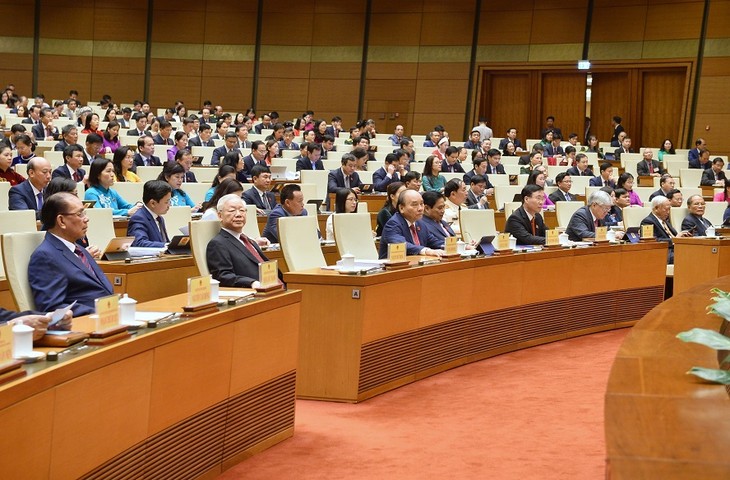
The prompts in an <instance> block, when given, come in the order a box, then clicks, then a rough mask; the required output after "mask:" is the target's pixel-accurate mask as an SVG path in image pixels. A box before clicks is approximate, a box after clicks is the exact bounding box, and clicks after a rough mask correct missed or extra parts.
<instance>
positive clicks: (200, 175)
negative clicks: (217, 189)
mask: <svg viewBox="0 0 730 480" xmlns="http://www.w3.org/2000/svg"><path fill="white" fill-rule="evenodd" d="M190 171H191V172H193V173H194V174H195V179H196V180H197V181H198V183H205V184H208V188H210V184H211V183H213V180H215V177H216V176H217V175H218V169H217V168H214V167H193V168H191V169H190ZM183 190H185V184H183Z"/></svg>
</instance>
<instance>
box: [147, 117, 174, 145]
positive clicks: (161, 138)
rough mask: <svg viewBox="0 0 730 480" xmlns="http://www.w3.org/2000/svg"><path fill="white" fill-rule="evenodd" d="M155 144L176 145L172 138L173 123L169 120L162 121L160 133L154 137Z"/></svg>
mask: <svg viewBox="0 0 730 480" xmlns="http://www.w3.org/2000/svg"><path fill="white" fill-rule="evenodd" d="M152 140H154V142H155V145H175V142H174V141H173V140H172V124H171V123H170V122H168V121H167V120H161V121H160V133H158V134H157V135H155V136H154V137H152Z"/></svg>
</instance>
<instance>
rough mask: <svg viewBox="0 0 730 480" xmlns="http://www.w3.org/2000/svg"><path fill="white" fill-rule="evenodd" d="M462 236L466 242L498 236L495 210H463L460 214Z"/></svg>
mask: <svg viewBox="0 0 730 480" xmlns="http://www.w3.org/2000/svg"><path fill="white" fill-rule="evenodd" d="M459 226H460V227H461V236H462V238H463V239H464V241H465V242H470V241H472V240H476V241H479V239H481V238H482V237H484V236H485V235H496V234H497V226H496V224H495V223H494V210H472V209H468V208H462V209H461V211H460V212H459Z"/></svg>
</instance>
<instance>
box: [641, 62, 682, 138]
mask: <svg viewBox="0 0 730 480" xmlns="http://www.w3.org/2000/svg"><path fill="white" fill-rule="evenodd" d="M640 73H641V74H640V82H641V84H640V87H639V88H640V92H641V102H640V103H639V105H640V109H639V119H638V120H639V129H638V130H639V132H640V133H641V136H640V137H639V138H638V140H639V141H641V143H640V144H639V143H635V144H634V149H635V150H636V148H639V147H641V146H646V147H653V148H659V147H660V146H661V144H662V141H663V140H664V139H665V138H669V139H671V140H672V142H673V143H674V145H680V144H681V141H680V129H681V125H682V105H683V98H684V89H685V77H686V70H685V69H683V68H673V69H666V70H665V69H661V70H659V69H652V70H643V71H641V72H640Z"/></svg>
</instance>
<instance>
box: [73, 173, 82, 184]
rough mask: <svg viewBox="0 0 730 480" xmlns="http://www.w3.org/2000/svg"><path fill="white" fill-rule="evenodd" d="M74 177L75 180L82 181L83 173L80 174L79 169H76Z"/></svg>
mask: <svg viewBox="0 0 730 480" xmlns="http://www.w3.org/2000/svg"><path fill="white" fill-rule="evenodd" d="M73 177H74V182H80V181H81V174H79V171H78V170H76V171H75V172H74V175H73Z"/></svg>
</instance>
